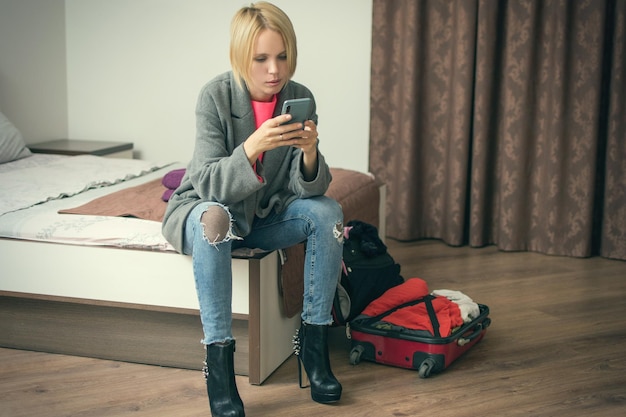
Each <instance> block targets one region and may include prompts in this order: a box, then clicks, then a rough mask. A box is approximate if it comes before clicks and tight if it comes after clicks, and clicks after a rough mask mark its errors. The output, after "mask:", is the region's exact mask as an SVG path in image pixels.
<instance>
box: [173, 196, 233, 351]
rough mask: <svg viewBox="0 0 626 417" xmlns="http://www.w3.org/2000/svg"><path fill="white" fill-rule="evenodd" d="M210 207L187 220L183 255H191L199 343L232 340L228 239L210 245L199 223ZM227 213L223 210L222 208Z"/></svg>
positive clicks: (200, 208)
mask: <svg viewBox="0 0 626 417" xmlns="http://www.w3.org/2000/svg"><path fill="white" fill-rule="evenodd" d="M211 205H219V204H217V203H201V204H198V205H197V206H196V207H195V208H194V209H193V210H192V211H191V213H190V214H189V216H188V217H187V222H186V224H185V242H184V247H183V252H184V253H185V254H186V255H191V257H192V265H193V274H194V278H195V282H196V292H197V295H198V303H199V306H200V319H201V321H202V328H203V330H204V339H203V341H202V343H204V344H205V345H210V344H212V343H215V342H225V341H228V340H232V339H233V336H232V329H231V326H232V294H233V288H232V266H231V251H232V250H231V246H232V240H231V237H228V238H227V239H224V240H222V241H220V242H209V241H208V240H207V239H206V238H205V236H204V228H203V226H202V223H201V222H200V220H201V218H202V214H203V213H204V212H205V211H206V209H207V208H208V207H209V206H211ZM224 209H225V210H227V208H226V207H224Z"/></svg>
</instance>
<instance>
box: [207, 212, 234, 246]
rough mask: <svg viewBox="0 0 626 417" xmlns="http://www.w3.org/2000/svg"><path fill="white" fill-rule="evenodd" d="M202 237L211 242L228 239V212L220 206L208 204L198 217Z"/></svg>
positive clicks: (229, 221)
mask: <svg viewBox="0 0 626 417" xmlns="http://www.w3.org/2000/svg"><path fill="white" fill-rule="evenodd" d="M200 223H201V224H202V229H203V232H204V238H205V239H206V240H207V241H209V242H211V243H220V242H225V241H227V240H228V237H229V235H230V226H231V225H230V223H231V218H230V213H229V212H228V211H227V210H226V209H225V208H224V207H222V206H210V207H209V208H207V209H206V211H205V212H204V213H202V218H201V219H200Z"/></svg>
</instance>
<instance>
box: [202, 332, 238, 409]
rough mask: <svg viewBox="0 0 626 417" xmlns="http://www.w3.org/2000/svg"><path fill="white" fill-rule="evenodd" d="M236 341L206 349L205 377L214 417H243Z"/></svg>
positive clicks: (213, 345) (209, 346)
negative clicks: (236, 382) (236, 362)
mask: <svg viewBox="0 0 626 417" xmlns="http://www.w3.org/2000/svg"><path fill="white" fill-rule="evenodd" d="M234 353H235V341H234V340H231V341H229V342H227V343H225V344H220V343H214V344H212V345H208V346H207V347H206V362H205V363H204V369H203V372H204V377H205V378H206V390H207V393H208V394H209V404H210V406H211V415H212V416H213V417H243V416H245V413H244V411H243V402H242V401H241V397H239V392H238V391H237V385H236V384H235V365H234V359H233V356H234Z"/></svg>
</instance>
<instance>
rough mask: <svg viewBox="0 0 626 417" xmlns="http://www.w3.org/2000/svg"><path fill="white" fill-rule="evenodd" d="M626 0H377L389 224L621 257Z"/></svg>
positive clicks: (375, 86)
mask: <svg viewBox="0 0 626 417" xmlns="http://www.w3.org/2000/svg"><path fill="white" fill-rule="evenodd" d="M625 20H626V0H594V1H577V0H561V1H547V0H546V1H539V0H527V1H523V0H515V1H497V0H478V1H470V0H457V1H450V0H420V1H413V0H405V1H402V0H392V1H389V0H374V2H373V35H372V36H373V39H372V81H371V125H370V134H371V138H370V157H369V158H370V161H369V162H370V170H371V171H372V172H373V173H374V174H376V175H377V176H378V177H379V178H380V179H382V180H383V181H384V182H385V183H386V184H387V186H388V199H387V235H388V236H389V237H392V238H395V239H398V240H414V239H422V238H437V239H442V240H443V241H445V242H447V243H448V244H451V245H465V244H469V245H472V246H484V245H489V244H496V245H497V246H498V247H499V248H500V249H502V250H511V251H512V250H530V251H537V252H542V253H546V254H556V255H568V256H577V257H584V256H591V255H598V254H599V255H602V256H605V257H610V258H617V259H626V80H625V78H626V68H625V63H626V41H625V40H626V34H625V25H626V23H625Z"/></svg>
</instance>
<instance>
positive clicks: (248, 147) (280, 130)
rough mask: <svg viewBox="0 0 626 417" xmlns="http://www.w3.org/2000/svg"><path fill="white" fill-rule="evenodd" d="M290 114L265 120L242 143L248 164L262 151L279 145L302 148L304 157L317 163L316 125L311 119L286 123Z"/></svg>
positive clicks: (254, 160) (289, 118)
mask: <svg viewBox="0 0 626 417" xmlns="http://www.w3.org/2000/svg"><path fill="white" fill-rule="evenodd" d="M289 120H291V115H290V114H281V115H280V116H276V117H274V118H272V119H268V120H266V121H265V122H264V123H263V124H262V125H261V126H260V127H259V128H258V129H257V130H256V131H255V132H254V133H253V134H252V135H250V137H249V138H248V139H247V140H246V142H245V143H244V150H245V151H246V155H247V156H248V160H249V161H250V164H254V163H255V162H256V160H257V159H258V157H259V155H261V154H262V153H263V152H266V151H270V150H272V149H276V148H278V147H280V146H294V147H296V148H299V149H302V152H303V153H304V154H305V159H307V158H308V159H311V158H314V159H315V162H316V163H317V126H316V125H315V123H313V121H311V120H307V121H306V122H304V125H302V123H287V122H289ZM283 123H284V124H283Z"/></svg>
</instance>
